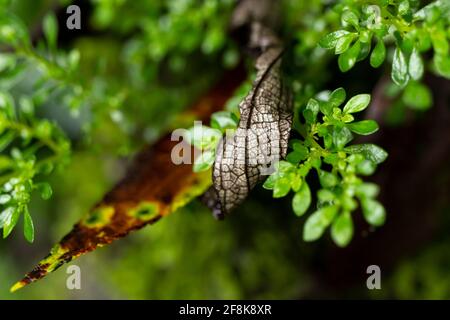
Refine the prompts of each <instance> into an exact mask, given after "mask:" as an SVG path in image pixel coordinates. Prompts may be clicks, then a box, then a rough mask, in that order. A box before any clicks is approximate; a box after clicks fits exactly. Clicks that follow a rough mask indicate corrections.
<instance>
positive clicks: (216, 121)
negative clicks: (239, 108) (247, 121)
mask: <svg viewBox="0 0 450 320" xmlns="http://www.w3.org/2000/svg"><path fill="white" fill-rule="evenodd" d="M238 121H239V119H238V117H237V116H236V114H235V113H233V112H231V111H218V112H215V113H213V114H212V116H211V123H210V125H211V127H208V126H204V125H199V126H193V127H191V128H190V129H188V131H187V134H186V139H187V141H188V142H189V143H190V144H191V145H193V146H194V147H195V148H197V150H199V151H200V154H199V156H197V157H196V158H195V159H194V165H193V171H194V172H201V171H206V170H208V169H209V168H211V167H212V165H213V163H214V160H215V158H216V149H217V146H218V144H219V141H220V139H222V136H223V135H224V134H225V133H231V132H232V131H234V130H235V129H236V127H237V124H238Z"/></svg>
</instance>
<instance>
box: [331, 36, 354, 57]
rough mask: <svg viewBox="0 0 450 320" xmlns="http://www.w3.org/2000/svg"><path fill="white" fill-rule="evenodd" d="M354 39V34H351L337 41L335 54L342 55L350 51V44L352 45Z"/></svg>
mask: <svg viewBox="0 0 450 320" xmlns="http://www.w3.org/2000/svg"><path fill="white" fill-rule="evenodd" d="M353 38H354V35H353V33H349V34H346V35H343V36H342V37H340V38H339V39H338V40H337V41H336V47H335V49H334V53H335V54H341V53H343V52H345V51H347V50H348V48H349V47H350V44H351V43H352V41H353Z"/></svg>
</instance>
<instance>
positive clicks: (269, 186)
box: [263, 172, 279, 190]
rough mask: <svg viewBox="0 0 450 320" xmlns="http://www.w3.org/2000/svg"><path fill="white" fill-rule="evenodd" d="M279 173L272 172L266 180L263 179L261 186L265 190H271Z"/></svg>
mask: <svg viewBox="0 0 450 320" xmlns="http://www.w3.org/2000/svg"><path fill="white" fill-rule="evenodd" d="M278 177H279V175H278V173H277V172H274V173H272V174H271V175H270V176H269V177H268V178H267V179H266V181H264V184H263V188H264V189H267V190H272V189H273V187H274V185H275V180H276V179H278Z"/></svg>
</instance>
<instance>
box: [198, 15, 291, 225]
mask: <svg viewBox="0 0 450 320" xmlns="http://www.w3.org/2000/svg"><path fill="white" fill-rule="evenodd" d="M253 29H254V32H252V34H253V35H254V36H252V38H251V39H250V46H254V47H259V49H260V50H261V51H262V53H261V54H260V55H259V56H258V58H257V59H256V63H255V66H256V69H257V74H256V79H255V81H254V84H253V87H252V89H251V91H250V92H249V93H248V95H247V96H246V97H245V99H244V100H243V101H242V102H241V103H240V105H239V110H240V114H241V117H240V121H239V124H238V128H237V129H236V131H235V132H234V134H232V135H225V136H224V137H223V139H222V140H221V142H220V143H219V146H218V148H217V153H216V160H215V162H214V166H213V188H212V189H210V190H208V192H207V193H206V194H205V196H204V202H205V203H206V204H207V205H208V206H209V207H210V208H211V209H212V210H213V214H214V215H215V216H216V217H217V218H219V219H220V218H223V216H224V215H225V214H227V213H229V212H230V211H232V210H233V209H234V208H235V207H236V206H238V205H239V204H240V203H242V202H243V201H244V199H245V198H246V197H247V195H248V193H249V192H250V190H251V189H252V188H253V187H254V186H255V185H256V184H257V183H258V182H259V181H260V180H261V179H263V178H264V176H266V175H268V174H270V173H271V171H270V169H271V168H272V165H273V164H274V163H275V162H276V161H277V160H280V159H281V158H284V157H285V155H286V151H287V146H288V138H289V132H290V129H291V123H292V111H291V109H292V95H291V93H290V91H289V90H288V88H287V87H286V86H285V85H284V83H283V78H282V75H281V70H280V68H281V67H280V65H281V57H282V52H283V50H282V48H281V46H279V45H278V41H277V39H276V37H274V36H273V35H272V33H271V32H270V30H267V29H264V27H262V26H261V25H260V24H254V25H253Z"/></svg>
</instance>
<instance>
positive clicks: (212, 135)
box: [186, 125, 222, 150]
mask: <svg viewBox="0 0 450 320" xmlns="http://www.w3.org/2000/svg"><path fill="white" fill-rule="evenodd" d="M221 138H222V132H220V130H218V129H215V128H210V127H207V126H204V125H194V126H193V127H191V128H189V129H188V130H187V134H186V140H187V141H188V142H189V143H190V144H191V145H193V146H195V147H196V148H198V149H200V150H203V149H213V148H215V147H216V146H217V144H218V142H219V141H220V139H221Z"/></svg>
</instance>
